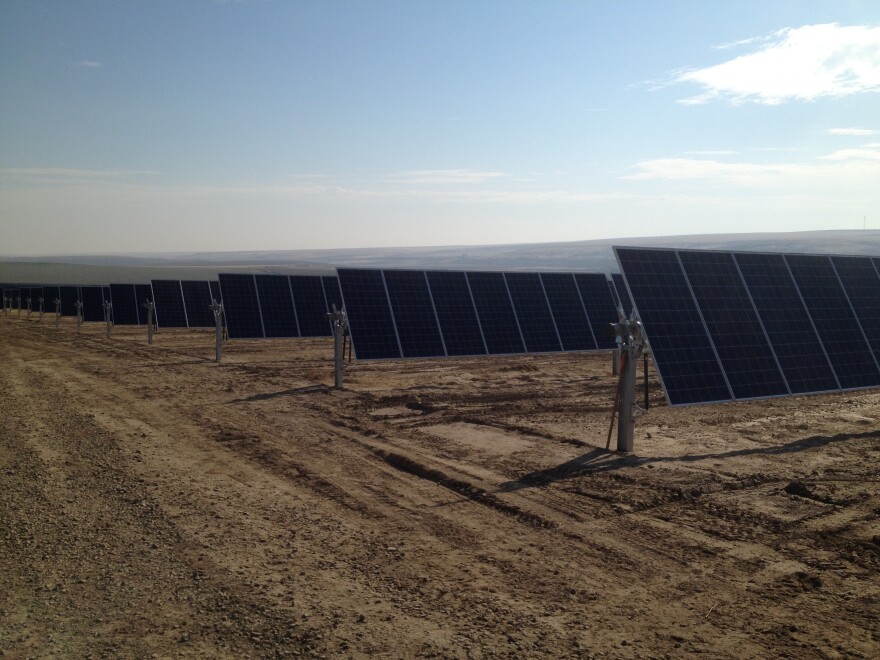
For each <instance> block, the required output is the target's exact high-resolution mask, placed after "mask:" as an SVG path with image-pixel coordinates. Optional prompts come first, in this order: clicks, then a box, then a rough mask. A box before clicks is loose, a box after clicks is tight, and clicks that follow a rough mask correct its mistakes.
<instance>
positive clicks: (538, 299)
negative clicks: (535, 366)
mask: <svg viewBox="0 0 880 660" xmlns="http://www.w3.org/2000/svg"><path fill="white" fill-rule="evenodd" d="M504 279H505V281H506V282H507V288H508V290H509V291H510V300H511V302H513V309H514V311H515V312H516V318H517V321H518V322H519V329H520V331H521V332H522V337H523V340H524V341H525V343H526V350H527V351H528V352H529V353H549V352H554V351H561V350H562V344H561V342H560V339H559V334H558V333H557V332H556V323H555V322H554V320H553V315H552V314H551V313H550V305H549V304H548V303H547V296H546V294H545V293H544V285H543V284H542V283H541V276H540V275H538V273H505V274H504Z"/></svg>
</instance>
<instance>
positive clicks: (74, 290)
mask: <svg viewBox="0 0 880 660" xmlns="http://www.w3.org/2000/svg"><path fill="white" fill-rule="evenodd" d="M60 289H61V291H60V296H61V314H62V315H63V316H76V303H77V301H78V300H79V287H78V286H62V287H60Z"/></svg>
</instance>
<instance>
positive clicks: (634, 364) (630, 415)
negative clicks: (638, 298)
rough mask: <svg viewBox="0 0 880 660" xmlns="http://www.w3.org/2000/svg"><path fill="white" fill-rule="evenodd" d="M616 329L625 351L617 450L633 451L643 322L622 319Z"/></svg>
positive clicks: (622, 367) (623, 355)
mask: <svg viewBox="0 0 880 660" xmlns="http://www.w3.org/2000/svg"><path fill="white" fill-rule="evenodd" d="M613 328H614V333H615V335H616V336H617V338H618V341H619V345H620V350H621V351H622V353H621V358H622V359H621V363H622V364H621V373H620V380H619V383H618V400H617V404H618V406H617V411H616V412H617V451H624V452H631V451H632V450H633V434H634V431H635V415H634V413H635V409H636V372H637V370H638V360H639V357H641V354H642V350H643V349H644V336H643V334H642V324H641V322H639V321H638V320H635V319H629V320H626V319H621V320H620V322H619V323H615V324H613ZM612 414H613V413H612ZM612 423H613V417H612ZM609 433H610V430H609ZM609 440H610V437H609Z"/></svg>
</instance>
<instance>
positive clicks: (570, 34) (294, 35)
mask: <svg viewBox="0 0 880 660" xmlns="http://www.w3.org/2000/svg"><path fill="white" fill-rule="evenodd" d="M863 223H865V224H866V226H867V227H869V228H877V229H880V3H878V2H876V0H868V1H864V2H857V1H850V2H847V1H846V0H841V1H839V2H802V1H779V2H775V1H773V0H764V1H762V2H746V1H737V2H703V1H700V2H647V1H646V2H586V1H584V2H535V1H532V2H510V1H503V2H501V1H499V2H479V1H472V2H455V1H440V0H437V1H436V2H420V1H417V0H415V1H414V0H409V1H400V2H379V1H375V2H365V1H345V2H344V1H334V0H327V1H320V2H319V1H317V0H315V1H313V2H307V1H281V0H276V1H271V0H250V1H248V0H241V1H232V0H228V1H219V0H217V1H212V0H189V1H186V2H183V1H180V0H173V1H172V0H167V1H166V0H149V1H146V0H145V1H143V2H136V1H116V2H110V1H100V2H99V1H90V0H77V1H76V2H70V1H64V0H62V1H48V0H4V1H3V2H2V4H0V254H5V255H7V256H20V255H39V254H68V253H96V252H101V253H107V252H111V253H121V252H145V251H201V250H271V249H300V248H343V247H382V246H401V245H457V244H487V243H519V242H544V241H566V240H587V239H594V238H612V237H627V236H649V235H670V234H691V233H713V232H737V231H741V232H753V231H797V230H809V229H847V228H852V229H856V228H861V227H862V226H863Z"/></svg>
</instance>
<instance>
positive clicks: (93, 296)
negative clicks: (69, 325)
mask: <svg viewBox="0 0 880 660" xmlns="http://www.w3.org/2000/svg"><path fill="white" fill-rule="evenodd" d="M79 295H80V300H81V301H82V313H83V321H86V322H88V323H98V322H103V321H104V291H103V289H102V288H101V287H99V286H81V287H80V288H79Z"/></svg>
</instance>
